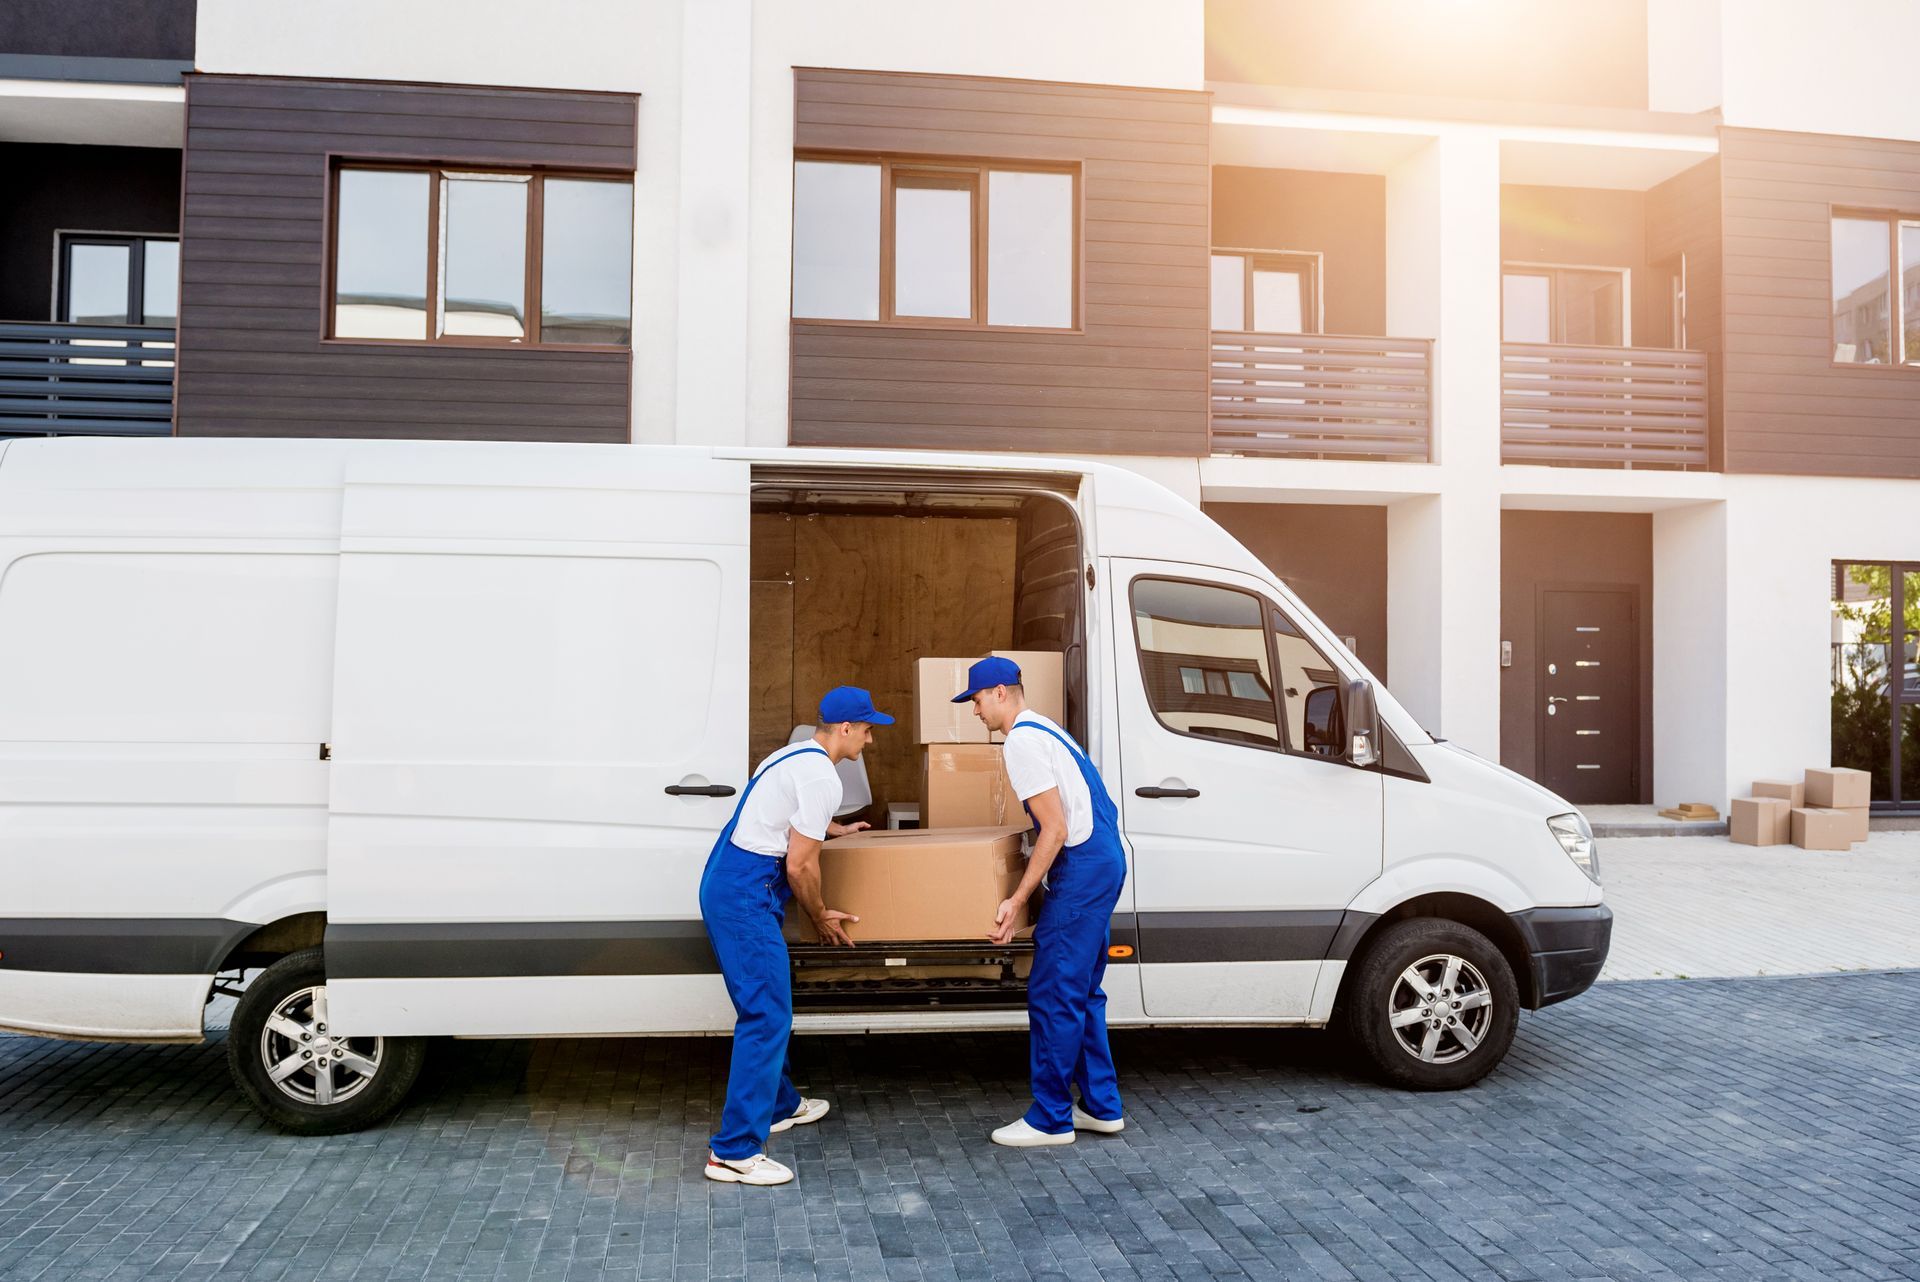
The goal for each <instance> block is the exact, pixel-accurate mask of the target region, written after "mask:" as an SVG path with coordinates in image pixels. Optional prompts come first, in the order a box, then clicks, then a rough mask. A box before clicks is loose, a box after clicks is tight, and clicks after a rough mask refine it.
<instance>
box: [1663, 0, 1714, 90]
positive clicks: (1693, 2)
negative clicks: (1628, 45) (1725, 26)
mask: <svg viewBox="0 0 1920 1282" xmlns="http://www.w3.org/2000/svg"><path fill="white" fill-rule="evenodd" d="M1720 16H1721V9H1720V0H1647V107H1648V109H1649V110H1652V111H1681V112H1689V113H1691V112H1696V111H1707V110H1709V109H1711V108H1714V107H1718V106H1719V105H1720Z"/></svg>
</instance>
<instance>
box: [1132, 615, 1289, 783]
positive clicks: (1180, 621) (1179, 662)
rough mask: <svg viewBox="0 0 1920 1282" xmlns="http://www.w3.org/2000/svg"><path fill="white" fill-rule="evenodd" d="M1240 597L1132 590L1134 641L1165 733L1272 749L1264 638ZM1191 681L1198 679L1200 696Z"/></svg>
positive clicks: (1274, 725) (1275, 725) (1276, 733)
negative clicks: (1166, 730) (1138, 649)
mask: <svg viewBox="0 0 1920 1282" xmlns="http://www.w3.org/2000/svg"><path fill="white" fill-rule="evenodd" d="M1260 615H1261V608H1260V603H1259V601H1257V600H1256V599H1255V598H1254V597H1252V596H1250V595H1248V594H1247V593H1245V592H1236V591H1234V590H1233V589H1231V588H1221V587H1213V586H1210V585H1207V584H1199V583H1176V582H1172V581H1170V580H1166V579H1137V580H1135V581H1134V585H1133V626H1134V636H1135V638H1136V640H1137V641H1138V642H1139V646H1140V668H1141V676H1142V677H1143V678H1144V680H1145V682H1146V688H1147V702H1148V703H1149V704H1151V705H1152V707H1153V712H1154V716H1156V717H1158V718H1159V720H1160V723H1161V724H1162V725H1164V726H1166V727H1167V728H1168V729H1170V730H1177V731H1179V732H1181V733H1183V734H1191V735H1199V736H1201V737H1203V738H1208V739H1222V740H1225V741H1227V742H1230V743H1252V744H1260V745H1263V746H1267V747H1275V746H1278V744H1279V742H1280V727H1279V722H1278V721H1277V719H1276V717H1275V715H1274V705H1273V681H1272V677H1271V669H1270V665H1269V662H1268V656H1267V633H1266V628H1265V626H1264V625H1263V623H1262V621H1261V617H1260ZM1190 673H1197V674H1198V675H1199V677H1200V681H1199V682H1198V683H1197V684H1198V685H1199V686H1200V689H1198V690H1196V689H1194V686H1195V684H1196V682H1195V681H1194V679H1193V677H1192V676H1191V675H1189V674H1190Z"/></svg>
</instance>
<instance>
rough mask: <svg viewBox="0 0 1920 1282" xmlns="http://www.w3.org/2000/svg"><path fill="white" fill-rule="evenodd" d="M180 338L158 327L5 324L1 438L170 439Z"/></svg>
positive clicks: (0, 359)
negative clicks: (175, 357)
mask: <svg viewBox="0 0 1920 1282" xmlns="http://www.w3.org/2000/svg"><path fill="white" fill-rule="evenodd" d="M173 338H174V332H173V330H171V329H164V328H161V327H158V326H154V325H68V324H58V323H49V322H44V321H0V436H23V435H27V436H30V435H63V436H64V435H69V434H71V435H89V436H164V435H166V434H167V433H168V432H171V431H172V430H173Z"/></svg>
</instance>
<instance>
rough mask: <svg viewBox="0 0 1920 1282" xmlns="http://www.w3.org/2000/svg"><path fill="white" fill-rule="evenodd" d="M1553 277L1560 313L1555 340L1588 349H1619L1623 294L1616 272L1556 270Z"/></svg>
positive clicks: (1623, 334)
mask: <svg viewBox="0 0 1920 1282" xmlns="http://www.w3.org/2000/svg"><path fill="white" fill-rule="evenodd" d="M1554 276H1555V284H1556V286H1557V288H1558V291H1559V298H1558V299H1557V300H1556V301H1557V307H1558V310H1559V313H1560V316H1559V321H1560V334H1559V337H1558V338H1557V339H1556V340H1555V341H1557V342H1561V343H1577V344H1580V345H1582V346H1587V347H1619V346H1620V345H1622V344H1623V343H1625V342H1626V332H1627V331H1626V306H1625V304H1626V291H1625V290H1624V289H1623V288H1622V285H1621V282H1622V277H1621V274H1620V273H1619V272H1596V271H1581V270H1579V269H1577V268H1574V269H1562V270H1559V271H1556V272H1555V273H1554Z"/></svg>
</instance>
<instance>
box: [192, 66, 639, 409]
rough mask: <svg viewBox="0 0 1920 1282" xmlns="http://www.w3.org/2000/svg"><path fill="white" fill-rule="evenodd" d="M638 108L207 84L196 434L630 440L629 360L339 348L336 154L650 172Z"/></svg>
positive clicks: (273, 84) (199, 86) (465, 91)
mask: <svg viewBox="0 0 1920 1282" xmlns="http://www.w3.org/2000/svg"><path fill="white" fill-rule="evenodd" d="M637 105H638V100H637V99H635V98H634V97H632V96H630V95H616V94H577V93H558V92H550V91H538V90H503V89H480V88H467V87H461V86H449V85H400V84H370V83H361V82H334V81H311V80H282V79H274V78H254V77H237V76H207V75H196V76H191V77H189V78H188V82H187V110H188V127H187V146H186V152H185V163H184V174H185V178H184V194H183V201H182V211H183V219H182V225H181V229H182V242H183V249H182V262H181V321H180V338H179V345H180V354H181V355H180V363H179V370H178V375H177V384H178V390H177V393H176V401H175V420H176V430H177V431H178V432H180V433H181V434H182V435H191V436H347V437H396V436H397V437H443V438H460V439H471V440H547V441H551V440H564V441H598V442H624V441H627V440H628V439H630V436H631V433H630V428H629V418H630V407H631V403H632V372H631V370H632V361H631V358H630V355H629V353H628V352H626V351H624V350H621V351H606V352H591V351H586V352H583V351H547V350H542V349H539V348H528V349H524V350H513V349H499V350H496V349H485V348H456V347H438V346H426V345H421V346H407V345H400V344H366V343H330V342H325V341H323V340H322V333H323V324H324V320H325V300H324V291H323V283H322V282H323V276H324V272H325V270H326V237H327V228H326V222H325V218H326V200H327V196H326V189H327V165H328V156H329V155H335V156H344V157H347V158H358V159H377V158H380V157H385V156H399V157H408V158H417V159H432V160H437V161H441V162H445V163H449V164H456V165H458V164H469V165H477V164H492V165H510V166H516V167H521V166H524V167H550V168H551V167H564V168H591V169H599V170H606V171H608V172H617V173H622V174H629V175H630V174H632V172H633V170H634V167H635V154H636V153H635V147H636V139H635V130H636V112H637ZM422 230H423V232H424V229H422Z"/></svg>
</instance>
